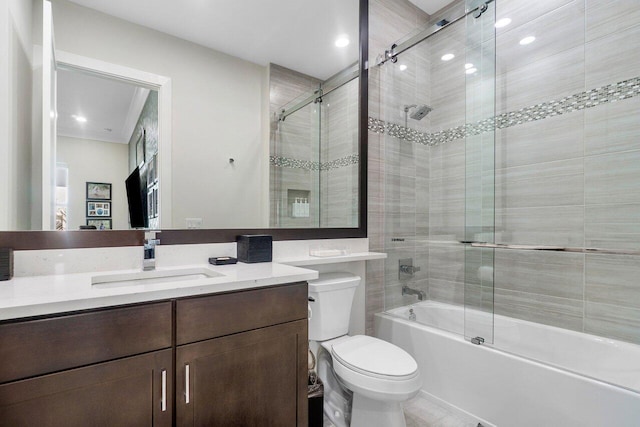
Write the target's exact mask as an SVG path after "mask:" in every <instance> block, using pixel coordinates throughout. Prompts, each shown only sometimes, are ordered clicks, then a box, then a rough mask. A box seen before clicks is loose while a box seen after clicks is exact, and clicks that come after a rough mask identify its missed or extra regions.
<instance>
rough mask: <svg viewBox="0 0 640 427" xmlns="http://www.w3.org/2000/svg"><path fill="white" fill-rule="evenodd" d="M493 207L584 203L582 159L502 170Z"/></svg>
mask: <svg viewBox="0 0 640 427" xmlns="http://www.w3.org/2000/svg"><path fill="white" fill-rule="evenodd" d="M496 201H497V203H496V207H497V208H499V209H500V208H502V209H509V208H525V207H540V206H570V205H583V204H584V176H583V160H582V158H578V159H570V160H559V161H555V162H547V163H538V164H535V165H526V166H518V167H513V168H507V169H501V170H499V171H497V173H496Z"/></svg>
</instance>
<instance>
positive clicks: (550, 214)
mask: <svg viewBox="0 0 640 427" xmlns="http://www.w3.org/2000/svg"><path fill="white" fill-rule="evenodd" d="M496 230H498V231H500V234H501V241H500V242H499V243H513V244H523V245H556V246H573V247H582V246H583V245H584V207H583V206H560V207H539V208H521V209H520V208H519V209H503V210H496Z"/></svg>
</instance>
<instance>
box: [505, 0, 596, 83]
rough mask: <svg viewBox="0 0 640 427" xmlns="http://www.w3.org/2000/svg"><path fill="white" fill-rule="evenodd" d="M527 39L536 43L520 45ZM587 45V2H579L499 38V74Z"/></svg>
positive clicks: (516, 28) (515, 28)
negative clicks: (528, 37) (533, 38)
mask: <svg viewBox="0 0 640 427" xmlns="http://www.w3.org/2000/svg"><path fill="white" fill-rule="evenodd" d="M527 36H534V37H536V40H535V41H534V42H533V43H531V44H529V45H526V46H522V45H520V44H519V42H520V40H521V39H523V38H524V37H527ZM583 44H584V0H575V1H573V2H571V3H568V4H566V5H564V6H562V7H559V8H557V9H554V10H553V11H551V12H549V13H546V14H545V15H543V16H540V17H539V18H536V19H534V20H533V21H529V22H527V23H524V24H522V25H520V26H517V27H514V28H512V29H510V30H509V31H507V32H504V33H500V34H498V36H497V42H496V49H497V58H496V62H497V66H498V69H497V73H498V74H503V73H505V72H507V71H509V70H513V69H517V68H522V67H524V66H526V65H528V64H531V63H534V62H536V61H539V60H541V59H542V58H545V57H548V56H551V55H556V54H558V53H560V52H564V51H568V50H570V49H573V48H576V47H578V46H582V45H583Z"/></svg>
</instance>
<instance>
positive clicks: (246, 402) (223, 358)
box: [176, 320, 308, 427]
mask: <svg viewBox="0 0 640 427" xmlns="http://www.w3.org/2000/svg"><path fill="white" fill-rule="evenodd" d="M307 346H308V342H307V321H306V320H300V321H296V322H290V323H284V324H281V325H277V326H272V327H267V328H262V329H257V330H253V331H249V332H243V333H238V334H234V335H229V336H225V337H221V338H215V339H211V340H207V341H202V342H198V343H194V344H188V345H183V346H179V347H178V348H177V351H176V420H177V425H178V426H274V427H287V426H296V425H297V426H306V425H307Z"/></svg>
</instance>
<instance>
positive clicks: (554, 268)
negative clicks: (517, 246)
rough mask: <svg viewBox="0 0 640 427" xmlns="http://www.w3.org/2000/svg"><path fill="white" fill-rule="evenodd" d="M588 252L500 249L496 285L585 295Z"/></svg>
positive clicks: (566, 295) (542, 292)
mask: <svg viewBox="0 0 640 427" xmlns="http://www.w3.org/2000/svg"><path fill="white" fill-rule="evenodd" d="M583 271H584V255H583V254H573V253H562V252H537V251H517V250H500V249H498V250H496V254H495V287H496V288H501V289H506V290H511V291H520V292H529V293H533V294H540V295H548V296H554V297H561V298H571V299H582V298H583V295H584V289H583V283H584V274H583Z"/></svg>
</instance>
